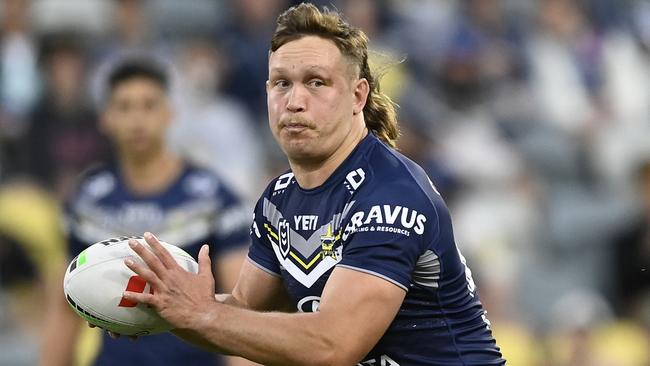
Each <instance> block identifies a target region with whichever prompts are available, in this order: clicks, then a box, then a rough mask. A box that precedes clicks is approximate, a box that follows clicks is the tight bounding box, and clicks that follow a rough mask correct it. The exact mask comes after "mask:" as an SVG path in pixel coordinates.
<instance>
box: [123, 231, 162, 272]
mask: <svg viewBox="0 0 650 366" xmlns="http://www.w3.org/2000/svg"><path fill="white" fill-rule="evenodd" d="M129 246H130V247H131V249H133V251H134V252H136V254H137V255H138V256H140V258H142V260H143V261H144V262H145V263H146V264H147V266H148V267H149V268H150V269H151V270H152V271H153V272H154V273H156V274H157V275H160V274H162V273H163V272H164V271H165V265H164V264H163V263H162V262H161V261H160V259H159V258H158V257H157V256H156V255H155V254H154V253H153V252H152V251H151V250H149V249H147V248H146V247H145V246H144V245H142V244H140V243H139V242H138V241H137V240H135V239H131V240H129ZM129 268H130V267H129ZM138 274H139V273H138Z"/></svg>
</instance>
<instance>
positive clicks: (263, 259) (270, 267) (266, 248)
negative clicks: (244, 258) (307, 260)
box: [248, 197, 281, 277]
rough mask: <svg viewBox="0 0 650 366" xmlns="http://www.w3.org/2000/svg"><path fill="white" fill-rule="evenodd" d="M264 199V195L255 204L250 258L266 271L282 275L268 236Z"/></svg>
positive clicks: (254, 263) (251, 229)
mask: <svg viewBox="0 0 650 366" xmlns="http://www.w3.org/2000/svg"><path fill="white" fill-rule="evenodd" d="M263 200H264V197H262V198H261V199H260V200H259V201H258V202H257V205H256V206H255V211H254V214H253V223H252V224H251V228H250V237H251V246H250V249H249V250H248V260H249V261H250V262H251V263H252V264H253V265H255V266H256V267H258V268H259V269H261V270H263V271H264V272H267V273H269V274H271V275H273V276H277V277H280V276H281V273H280V264H279V262H278V260H277V258H276V256H275V253H274V251H273V247H272V246H271V245H272V244H271V242H270V240H269V239H268V237H267V235H269V234H268V232H267V228H266V226H265V225H264V224H265V219H264V215H263V212H262V210H263Z"/></svg>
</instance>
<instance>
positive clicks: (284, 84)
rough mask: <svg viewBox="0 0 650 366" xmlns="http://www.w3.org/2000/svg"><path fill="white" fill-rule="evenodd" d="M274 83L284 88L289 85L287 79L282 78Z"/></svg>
mask: <svg viewBox="0 0 650 366" xmlns="http://www.w3.org/2000/svg"><path fill="white" fill-rule="evenodd" d="M273 85H275V86H276V87H279V88H282V89H284V88H287V87H289V82H288V81H286V80H283V79H280V80H276V81H275V83H273Z"/></svg>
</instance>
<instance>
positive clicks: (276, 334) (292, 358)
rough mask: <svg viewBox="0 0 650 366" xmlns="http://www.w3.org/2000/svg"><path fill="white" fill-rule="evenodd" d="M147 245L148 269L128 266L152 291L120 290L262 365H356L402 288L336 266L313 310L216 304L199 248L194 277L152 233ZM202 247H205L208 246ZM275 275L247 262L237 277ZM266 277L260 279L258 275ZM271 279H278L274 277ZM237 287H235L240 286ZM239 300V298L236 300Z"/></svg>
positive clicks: (204, 341)
mask: <svg viewBox="0 0 650 366" xmlns="http://www.w3.org/2000/svg"><path fill="white" fill-rule="evenodd" d="M145 239H146V240H147V242H148V243H149V244H150V246H151V247H152V251H149V250H147V249H146V248H144V247H143V246H142V245H139V244H137V242H133V243H134V244H135V246H134V250H135V251H136V252H137V253H138V254H139V255H140V256H141V257H142V258H143V260H144V261H145V262H146V263H147V265H148V266H149V268H150V269H147V268H145V267H144V266H142V265H138V264H136V263H133V262H128V263H127V265H128V266H129V267H130V268H131V269H133V270H134V271H135V272H137V273H138V274H139V275H141V276H142V277H143V278H145V279H146V280H147V282H149V283H152V284H153V286H154V287H155V288H156V292H155V294H139V293H130V292H127V293H125V296H126V297H127V298H130V299H132V300H135V301H139V302H143V303H147V304H150V305H151V306H153V307H154V308H155V309H156V311H158V313H159V314H160V315H161V316H163V317H164V318H165V319H167V320H168V321H169V322H170V323H171V324H173V325H174V326H176V328H177V329H178V331H177V334H178V335H180V336H182V337H184V338H186V339H188V340H189V341H192V342H195V343H199V344H201V345H203V346H206V345H209V347H210V349H213V350H215V351H218V352H223V353H226V354H236V355H240V356H243V357H246V358H248V359H250V360H253V361H256V362H259V363H263V364H266V365H353V364H356V363H357V362H359V361H360V360H361V359H362V358H363V356H365V355H366V354H367V353H368V352H369V351H370V350H371V349H372V347H373V346H374V345H375V344H376V343H377V341H378V340H379V339H380V338H381V336H382V335H383V334H384V333H385V331H386V329H387V328H388V326H389V325H390V323H391V322H392V320H393V319H394V317H395V315H396V314H397V311H398V310H399V307H400V306H401V304H402V301H403V300H404V296H405V292H404V290H403V289H401V288H399V287H397V286H395V285H394V284H392V283H390V282H388V281H386V280H383V279H381V278H379V277H376V276H373V275H370V274H366V273H362V272H358V271H355V270H351V269H346V268H337V269H335V270H334V271H333V273H332V275H331V276H330V278H329V280H328V282H327V285H326V286H325V289H324V291H323V296H322V299H321V304H320V309H319V311H318V312H315V313H295V314H287V313H278V312H270V313H269V312H266V313H264V312H258V311H252V310H248V309H243V308H238V307H234V306H230V305H226V304H221V303H219V302H217V301H215V300H214V297H213V296H206V295H205V293H209V291H210V286H213V284H211V281H212V280H211V274H209V273H208V271H206V270H205V268H206V266H207V268H209V257H208V255H207V253H206V252H207V250H206V249H205V248H204V249H202V250H201V253H200V254H199V264H200V269H199V274H198V275H193V274H190V273H187V272H184V271H182V269H181V268H180V267H178V266H177V265H176V264H175V262H174V260H173V258H172V257H171V256H170V255H169V253H167V252H166V250H165V249H164V248H163V247H162V246H161V245H160V244H159V243H158V242H157V240H156V239H155V238H153V237H152V236H149V235H145ZM206 248H207V247H206ZM245 276H250V277H251V278H259V277H260V276H266V277H272V276H271V275H269V274H267V273H265V272H264V271H262V270H260V269H259V268H257V267H255V266H253V265H251V264H250V263H248V264H247V266H246V267H245V268H244V270H243V273H242V276H241V277H245ZM261 278H264V277H261ZM276 281H279V279H278V280H276ZM239 286H240V284H238V285H237V287H239ZM249 286H250V284H246V283H242V284H241V288H239V289H238V288H236V289H235V294H237V293H239V294H241V295H234V296H235V297H236V298H238V297H237V296H242V301H244V303H246V302H249V304H250V305H251V308H253V309H254V308H256V306H255V302H252V303H251V302H250V301H257V296H256V295H255V294H253V293H252V292H250V291H251V289H254V288H255V286H254V287H249ZM238 299H239V298H238Z"/></svg>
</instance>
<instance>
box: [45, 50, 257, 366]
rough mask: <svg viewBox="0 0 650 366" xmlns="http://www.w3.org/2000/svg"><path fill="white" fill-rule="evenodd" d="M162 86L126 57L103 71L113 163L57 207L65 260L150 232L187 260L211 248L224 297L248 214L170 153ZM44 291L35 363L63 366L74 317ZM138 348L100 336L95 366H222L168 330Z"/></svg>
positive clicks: (207, 175) (219, 185) (164, 82)
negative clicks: (45, 309) (43, 326)
mask: <svg viewBox="0 0 650 366" xmlns="http://www.w3.org/2000/svg"><path fill="white" fill-rule="evenodd" d="M168 88H169V85H168V78H167V75H166V73H165V71H164V70H163V68H162V67H161V66H160V65H158V64H156V63H155V62H153V61H152V60H145V59H127V60H125V61H122V62H121V63H120V64H118V65H117V66H116V67H115V68H114V69H113V70H112V72H111V73H110V75H109V77H108V85H107V89H108V90H107V91H108V93H107V96H106V101H105V103H106V104H105V110H104V114H103V116H102V119H101V128H102V130H103V132H104V133H105V134H106V135H107V136H108V138H109V140H110V141H111V142H112V144H113V147H114V151H115V159H114V161H113V162H111V163H109V164H106V165H103V166H98V167H95V168H92V169H90V170H89V171H88V172H86V173H85V174H84V177H83V179H82V180H81V182H80V184H79V186H78V189H77V190H76V192H75V194H74V195H73V196H72V198H71V199H70V200H69V201H68V202H67V204H66V226H67V230H68V231H67V234H68V243H69V248H68V249H69V254H70V258H72V257H74V256H75V255H77V254H78V253H79V252H81V251H82V250H84V249H85V248H86V247H88V246H89V245H91V244H93V243H95V242H97V241H100V240H103V239H106V238H109V237H115V236H122V235H133V234H137V233H140V232H142V231H143V230H144V229H145V228H150V227H155V228H156V230H157V231H158V232H160V233H161V236H162V237H164V238H166V240H169V241H170V242H173V243H177V244H178V245H180V246H182V247H183V248H184V249H185V250H186V251H187V252H188V253H190V254H192V255H193V256H194V257H196V256H197V254H198V249H199V246H200V244H204V243H208V244H210V246H211V248H212V251H211V252H212V253H213V257H214V259H215V266H214V272H215V275H216V278H218V283H219V286H220V287H221V289H222V290H225V291H229V290H230V289H231V287H232V285H233V284H234V283H235V281H236V278H237V276H238V274H239V268H240V265H241V263H242V260H243V258H244V255H245V249H246V247H247V245H248V242H249V239H248V221H249V215H248V213H247V210H246V209H245V208H244V207H243V205H242V204H241V202H240V200H239V198H238V197H237V196H236V195H235V194H234V193H233V192H232V191H231V190H230V189H229V188H227V187H226V186H225V184H224V183H223V181H222V180H221V178H219V177H217V176H216V175H215V174H213V173H211V172H210V171H208V170H206V169H202V168H198V167H196V166H193V165H191V164H189V163H187V162H185V161H184V160H182V159H181V158H179V157H177V156H175V155H174V154H173V153H171V152H170V151H169V149H168V147H167V146H166V143H165V136H166V132H167V129H168V127H169V125H170V122H171V120H172V108H171V105H170V102H169V99H168V93H169V90H168ZM59 279H60V278H59ZM56 286H60V282H59V281H57V283H56ZM52 294H53V295H54V296H56V299H55V300H53V301H54V302H55V304H54V305H52V314H51V316H50V317H49V319H48V327H47V331H46V332H47V334H46V337H45V342H44V344H43V349H42V357H41V365H68V364H70V363H71V362H72V357H73V352H74V346H75V342H76V340H77V338H78V334H79V330H80V325H81V324H82V320H81V318H79V317H77V316H76V315H75V314H74V313H73V312H72V311H71V310H70V309H69V308H68V305H67V304H65V300H64V298H63V293H62V292H61V291H58V292H57V291H52ZM138 343H140V344H138V345H135V344H132V343H130V342H128V341H127V340H124V339H122V340H108V341H107V340H106V339H104V342H102V346H101V349H100V351H99V353H98V354H97V356H96V358H95V361H94V364H96V365H138V366H141V365H220V364H223V361H222V360H218V359H217V358H216V357H215V356H214V355H212V354H209V353H205V352H203V351H202V350H200V349H198V348H195V347H192V346H189V345H187V344H185V343H183V342H182V341H180V340H178V339H176V338H175V337H174V336H173V335H171V334H169V333H166V334H160V335H153V336H150V337H143V338H142V340H141V342H138ZM136 347H137V348H136ZM238 362H240V361H239V360H234V359H233V360H232V364H237V363H238ZM241 362H243V361H241Z"/></svg>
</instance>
